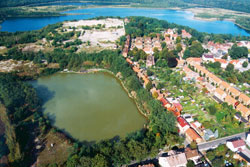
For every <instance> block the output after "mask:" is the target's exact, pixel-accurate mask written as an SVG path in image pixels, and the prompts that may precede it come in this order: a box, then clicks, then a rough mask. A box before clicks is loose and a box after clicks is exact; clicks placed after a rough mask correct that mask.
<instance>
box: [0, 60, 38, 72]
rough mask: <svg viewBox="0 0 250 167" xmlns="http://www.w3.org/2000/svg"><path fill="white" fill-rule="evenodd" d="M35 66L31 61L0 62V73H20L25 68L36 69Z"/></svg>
mask: <svg viewBox="0 0 250 167" xmlns="http://www.w3.org/2000/svg"><path fill="white" fill-rule="evenodd" d="M34 67H35V65H34V64H33V62H30V61H16V60H12V59H10V60H6V61H0V72H12V71H20V70H23V69H24V68H34Z"/></svg>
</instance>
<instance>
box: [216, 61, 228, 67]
mask: <svg viewBox="0 0 250 167" xmlns="http://www.w3.org/2000/svg"><path fill="white" fill-rule="evenodd" d="M214 62H219V63H220V64H221V68H224V69H225V68H226V67H227V65H228V62H227V60H225V59H214Z"/></svg>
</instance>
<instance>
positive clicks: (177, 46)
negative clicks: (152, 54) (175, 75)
mask: <svg viewBox="0 0 250 167" xmlns="http://www.w3.org/2000/svg"><path fill="white" fill-rule="evenodd" d="M176 50H177V52H181V51H182V46H181V44H180V43H178V44H177V45H176Z"/></svg>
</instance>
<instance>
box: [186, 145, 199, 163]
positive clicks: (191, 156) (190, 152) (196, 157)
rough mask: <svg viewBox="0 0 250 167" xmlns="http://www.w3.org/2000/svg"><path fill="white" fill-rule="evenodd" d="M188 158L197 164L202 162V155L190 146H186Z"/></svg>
mask: <svg viewBox="0 0 250 167" xmlns="http://www.w3.org/2000/svg"><path fill="white" fill-rule="evenodd" d="M185 154H186V158H187V160H191V161H193V162H194V164H195V165H197V164H199V163H200V158H201V156H200V155H199V153H198V150H197V149H195V150H191V149H190V148H186V150H185Z"/></svg>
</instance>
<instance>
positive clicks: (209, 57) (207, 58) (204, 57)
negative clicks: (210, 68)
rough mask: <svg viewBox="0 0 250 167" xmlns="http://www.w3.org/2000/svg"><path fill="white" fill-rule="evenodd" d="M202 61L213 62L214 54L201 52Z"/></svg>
mask: <svg viewBox="0 0 250 167" xmlns="http://www.w3.org/2000/svg"><path fill="white" fill-rule="evenodd" d="M202 61H203V62H214V56H213V55H212V54H207V53H206V54H203V55H202Z"/></svg>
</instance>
